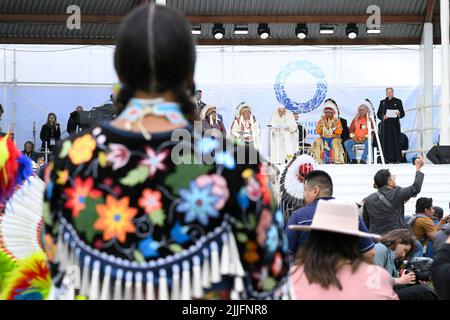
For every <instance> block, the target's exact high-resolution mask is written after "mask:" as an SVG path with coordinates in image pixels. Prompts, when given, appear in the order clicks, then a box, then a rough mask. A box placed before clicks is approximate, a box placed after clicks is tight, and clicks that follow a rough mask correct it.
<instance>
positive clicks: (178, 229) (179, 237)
mask: <svg viewBox="0 0 450 320" xmlns="http://www.w3.org/2000/svg"><path fill="white" fill-rule="evenodd" d="M188 230H189V227H186V226H185V227H182V226H181V225H180V223H179V222H177V223H176V224H175V225H174V226H173V228H172V230H170V236H171V237H172V239H174V240H175V241H176V242H177V243H180V244H183V243H185V242H186V241H189V240H190V239H191V238H190V237H189V236H188V235H187V232H188Z"/></svg>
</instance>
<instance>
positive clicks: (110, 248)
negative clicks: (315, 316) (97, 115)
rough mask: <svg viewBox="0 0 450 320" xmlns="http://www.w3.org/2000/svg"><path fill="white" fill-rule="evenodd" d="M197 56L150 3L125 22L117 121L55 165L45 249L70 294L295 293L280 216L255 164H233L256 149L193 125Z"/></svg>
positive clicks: (81, 136) (181, 23) (168, 14)
mask: <svg viewBox="0 0 450 320" xmlns="http://www.w3.org/2000/svg"><path fill="white" fill-rule="evenodd" d="M195 59H196V55H195V47H194V43H193V40H192V35H191V30H190V26H189V23H188V21H187V20H186V18H185V17H183V16H182V15H181V14H180V13H178V12H177V11H175V10H173V9H170V8H168V7H165V6H158V5H155V4H154V3H153V2H150V4H145V5H141V6H139V7H138V8H136V9H134V10H133V11H132V12H131V13H130V14H129V15H128V16H127V17H126V18H125V19H124V21H123V22H122V24H121V26H120V28H119V31H118V35H117V45H116V51H115V55H114V65H115V68H116V71H117V74H118V78H119V79H120V81H121V89H120V91H119V93H118V94H117V96H116V99H115V100H116V107H117V113H118V116H117V117H116V119H115V120H113V121H112V122H111V123H109V124H103V125H100V126H97V127H94V128H92V129H88V130H86V131H84V132H82V133H78V134H76V135H74V136H71V137H69V138H68V139H66V140H65V141H63V143H62V144H61V147H60V150H58V152H56V153H55V155H56V157H55V160H54V162H53V163H52V164H51V165H50V166H49V167H50V168H53V170H52V171H51V173H50V174H49V175H48V176H47V181H48V187H47V191H46V192H45V202H46V206H47V207H48V208H49V212H47V214H46V219H45V221H46V222H47V227H46V230H47V238H46V239H47V241H46V248H47V250H48V251H49V252H53V253H54V255H53V256H54V258H53V259H52V261H51V262H52V266H53V271H54V272H53V277H52V278H53V279H54V282H55V285H56V286H58V287H60V289H61V290H60V292H61V293H62V294H63V297H65V298H67V297H69V298H70V297H72V298H73V297H74V296H76V295H79V296H82V297H84V298H88V299H105V300H106V299H159V300H165V299H200V298H201V299H230V298H257V299H266V298H278V297H282V296H283V295H285V294H286V293H287V292H288V288H287V286H286V285H285V284H286V280H287V271H288V259H287V256H286V252H285V249H284V240H283V235H282V229H281V224H282V214H281V212H279V211H277V210H276V203H274V200H273V199H274V197H273V195H272V190H271V188H270V184H269V182H268V178H267V175H266V174H265V168H264V166H263V164H262V162H261V159H260V156H259V155H258V157H257V159H256V162H255V163H238V159H239V158H238V156H237V155H238V154H240V153H241V152H242V153H244V154H245V153H248V150H249V149H251V148H252V146H249V145H239V146H236V145H234V147H235V148H234V149H233V150H228V148H225V145H226V144H225V143H224V142H225V140H221V139H212V138H211V137H209V139H208V138H206V137H202V134H201V132H196V129H195V126H194V125H193V122H194V121H195V120H197V119H198V114H197V111H196V107H195V105H194V104H193V99H192V98H193V94H194V91H195V90H194V81H193V78H194V69H195ZM224 139H225V138H224ZM205 155H208V156H211V155H212V157H213V159H214V161H213V162H206V160H204V159H205V158H204V156H205ZM249 222H251V223H249ZM73 265H75V266H79V268H80V269H81V271H82V273H81V281H80V283H81V287H80V289H79V291H78V290H77V289H76V288H73V287H72V286H71V283H73V281H72V282H71V281H67V277H68V276H69V272H67V273H66V272H65V271H66V268H67V267H68V266H73ZM61 279H62V280H61ZM268 284H269V285H268Z"/></svg>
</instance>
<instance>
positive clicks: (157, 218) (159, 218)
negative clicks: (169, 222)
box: [149, 209, 166, 227]
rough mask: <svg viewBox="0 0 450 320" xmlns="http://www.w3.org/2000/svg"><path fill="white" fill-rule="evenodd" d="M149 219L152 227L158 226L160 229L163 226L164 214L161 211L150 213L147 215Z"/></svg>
mask: <svg viewBox="0 0 450 320" xmlns="http://www.w3.org/2000/svg"><path fill="white" fill-rule="evenodd" d="M149 217H150V221H151V222H152V223H153V224H154V225H158V226H160V227H162V226H163V225H164V220H165V219H166V215H165V214H164V211H163V210H161V209H159V210H155V211H152V212H151V213H150V214H149Z"/></svg>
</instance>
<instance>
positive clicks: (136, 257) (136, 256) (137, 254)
mask: <svg viewBox="0 0 450 320" xmlns="http://www.w3.org/2000/svg"><path fill="white" fill-rule="evenodd" d="M133 256H134V260H136V262H138V263H141V262H145V258H144V256H143V255H142V253H140V252H139V251H138V250H134V251H133Z"/></svg>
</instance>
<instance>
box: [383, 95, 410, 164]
mask: <svg viewBox="0 0 450 320" xmlns="http://www.w3.org/2000/svg"><path fill="white" fill-rule="evenodd" d="M404 116H405V111H404V110H403V104H402V100H400V99H397V98H395V97H394V89H392V88H386V98H385V99H383V100H381V101H380V106H379V107H378V112H377V117H378V119H380V120H381V121H382V122H381V126H380V129H381V130H380V140H381V146H382V149H383V155H384V159H385V161H386V163H399V162H401V159H402V153H401V148H400V119H401V118H403V117H404Z"/></svg>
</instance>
